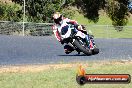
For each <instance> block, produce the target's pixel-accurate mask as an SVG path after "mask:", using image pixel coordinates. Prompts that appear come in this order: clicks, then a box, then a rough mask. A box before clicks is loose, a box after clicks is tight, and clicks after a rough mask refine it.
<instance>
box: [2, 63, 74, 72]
mask: <svg viewBox="0 0 132 88" xmlns="http://www.w3.org/2000/svg"><path fill="white" fill-rule="evenodd" d="M71 67H75V65H72V64H55V65H26V66H1V67H0V73H9V72H10V73H17V72H18V73H24V72H40V71H44V70H50V69H60V68H71Z"/></svg>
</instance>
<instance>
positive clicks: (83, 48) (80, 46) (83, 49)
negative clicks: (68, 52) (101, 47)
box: [73, 39, 92, 56]
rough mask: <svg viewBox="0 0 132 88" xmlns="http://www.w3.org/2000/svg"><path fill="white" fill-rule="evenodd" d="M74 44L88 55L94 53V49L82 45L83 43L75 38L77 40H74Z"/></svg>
mask: <svg viewBox="0 0 132 88" xmlns="http://www.w3.org/2000/svg"><path fill="white" fill-rule="evenodd" d="M73 44H74V45H75V46H76V47H77V48H78V49H79V50H80V51H81V52H83V53H84V54H86V55H88V56H89V55H92V51H91V50H90V49H88V48H86V47H85V46H82V45H81V43H80V42H79V41H78V40H76V39H75V41H74V42H73Z"/></svg>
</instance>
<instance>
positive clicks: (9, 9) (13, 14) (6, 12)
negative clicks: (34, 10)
mask: <svg viewBox="0 0 132 88" xmlns="http://www.w3.org/2000/svg"><path fill="white" fill-rule="evenodd" d="M0 20H5V21H6V20H7V21H21V20H22V13H21V11H20V7H19V5H17V4H13V5H8V4H3V3H0Z"/></svg>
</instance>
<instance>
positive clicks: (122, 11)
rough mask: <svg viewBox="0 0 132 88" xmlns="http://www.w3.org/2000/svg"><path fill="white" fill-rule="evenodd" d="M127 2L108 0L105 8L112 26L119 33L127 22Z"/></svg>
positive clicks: (124, 0) (123, 0)
mask: <svg viewBox="0 0 132 88" xmlns="http://www.w3.org/2000/svg"><path fill="white" fill-rule="evenodd" d="M127 5H128V0H109V2H108V5H107V6H106V12H107V14H108V16H109V17H110V18H111V20H112V24H113V26H114V27H115V29H117V30H118V31H121V30H122V29H123V27H116V26H124V25H126V24H127V22H128V17H129V14H128V8H127Z"/></svg>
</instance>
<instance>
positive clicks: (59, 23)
mask: <svg viewBox="0 0 132 88" xmlns="http://www.w3.org/2000/svg"><path fill="white" fill-rule="evenodd" d="M53 20H54V22H55V24H54V25H53V26H52V30H53V33H54V35H55V37H56V38H57V40H58V41H59V42H61V44H64V43H63V40H62V39H61V34H60V33H61V29H62V27H63V26H65V23H66V24H73V25H74V26H75V27H76V29H77V30H78V31H81V32H83V33H84V34H86V35H87V31H86V30H85V27H84V26H82V25H79V24H78V23H77V21H75V20H70V19H68V18H65V17H63V16H62V14H60V13H59V12H56V13H54V14H53ZM85 40H86V43H87V45H88V47H89V48H90V41H89V36H86V38H85ZM64 50H65V53H66V54H69V53H71V52H72V51H73V50H74V49H73V48H72V46H70V45H65V46H64Z"/></svg>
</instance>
